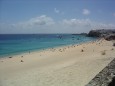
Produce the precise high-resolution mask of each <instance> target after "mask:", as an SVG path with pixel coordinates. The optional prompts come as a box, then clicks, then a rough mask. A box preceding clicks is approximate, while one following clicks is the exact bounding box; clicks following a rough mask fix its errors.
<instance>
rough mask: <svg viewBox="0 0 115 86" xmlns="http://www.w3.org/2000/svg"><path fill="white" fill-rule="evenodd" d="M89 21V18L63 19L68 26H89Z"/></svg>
mask: <svg viewBox="0 0 115 86" xmlns="http://www.w3.org/2000/svg"><path fill="white" fill-rule="evenodd" d="M90 23H91V21H90V20H89V19H70V20H67V19H65V20H63V24H66V25H69V26H74V27H77V26H89V25H90Z"/></svg>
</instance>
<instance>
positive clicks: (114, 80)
mask: <svg viewBox="0 0 115 86" xmlns="http://www.w3.org/2000/svg"><path fill="white" fill-rule="evenodd" d="M108 86H115V77H114V78H113V80H112V81H111V82H110V84H109V85H108Z"/></svg>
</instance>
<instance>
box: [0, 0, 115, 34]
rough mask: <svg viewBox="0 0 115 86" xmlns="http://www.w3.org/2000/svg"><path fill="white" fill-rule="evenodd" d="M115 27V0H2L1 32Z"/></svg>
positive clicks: (59, 30)
mask: <svg viewBox="0 0 115 86" xmlns="http://www.w3.org/2000/svg"><path fill="white" fill-rule="evenodd" d="M100 28H102V29H103V28H105V29H113V28H114V29H115V0H0V33H81V32H88V31H89V30H91V29H100Z"/></svg>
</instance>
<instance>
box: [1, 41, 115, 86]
mask: <svg viewBox="0 0 115 86" xmlns="http://www.w3.org/2000/svg"><path fill="white" fill-rule="evenodd" d="M114 58H115V47H114V46H113V42H112V41H106V40H104V39H101V40H96V41H94V42H88V43H84V44H79V45H69V46H64V47H58V48H51V49H47V50H43V51H38V52H30V53H25V54H20V55H15V56H13V57H12V58H4V59H0V86H85V85H86V84H87V83H88V82H89V81H90V80H91V79H92V78H94V77H95V75H97V74H98V73H99V72H100V71H101V70H102V69H103V68H104V67H106V66H107V64H109V62H111V61H112V60H113V59H114Z"/></svg>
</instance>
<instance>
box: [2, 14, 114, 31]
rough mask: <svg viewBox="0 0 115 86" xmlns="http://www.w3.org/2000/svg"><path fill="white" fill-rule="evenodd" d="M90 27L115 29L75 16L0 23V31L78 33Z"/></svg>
mask: <svg viewBox="0 0 115 86" xmlns="http://www.w3.org/2000/svg"><path fill="white" fill-rule="evenodd" d="M91 29H115V24H105V23H101V22H95V21H92V20H90V19H77V18H73V19H63V20H59V21H55V20H54V19H53V18H51V17H48V16H46V15H41V16H38V17H35V18H31V19H29V20H28V21H25V22H20V23H15V24H5V23H0V33H80V32H89V30H91Z"/></svg>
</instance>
